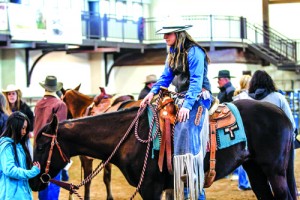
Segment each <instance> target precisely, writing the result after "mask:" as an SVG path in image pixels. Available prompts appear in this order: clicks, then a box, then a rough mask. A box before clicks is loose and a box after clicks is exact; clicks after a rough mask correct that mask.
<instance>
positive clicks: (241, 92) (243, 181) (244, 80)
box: [233, 75, 251, 190]
mask: <svg viewBox="0 0 300 200" xmlns="http://www.w3.org/2000/svg"><path fill="white" fill-rule="evenodd" d="M250 80H251V76H250V75H243V76H242V77H241V79H240V88H239V89H237V90H235V92H234V95H233V100H234V101H236V100H239V99H248V98H249V96H248V88H249V83H250ZM237 171H238V188H239V189H240V190H251V185H250V183H249V179H248V175H247V173H246V171H245V170H244V168H243V166H242V165H241V166H239V167H238V168H237Z"/></svg>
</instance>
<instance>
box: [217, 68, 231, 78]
mask: <svg viewBox="0 0 300 200" xmlns="http://www.w3.org/2000/svg"><path fill="white" fill-rule="evenodd" d="M214 78H235V77H234V76H230V71H228V70H220V71H219V75H218V76H216V77H214Z"/></svg>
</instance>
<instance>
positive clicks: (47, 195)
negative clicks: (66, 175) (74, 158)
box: [38, 171, 61, 200]
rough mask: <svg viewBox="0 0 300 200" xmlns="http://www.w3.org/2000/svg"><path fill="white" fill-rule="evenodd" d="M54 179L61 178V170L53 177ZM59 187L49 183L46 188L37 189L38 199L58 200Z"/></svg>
mask: <svg viewBox="0 0 300 200" xmlns="http://www.w3.org/2000/svg"><path fill="white" fill-rule="evenodd" d="M54 179H55V180H59V181H60V180H61V171H60V172H59V173H58V174H57V175H56V176H55V177H54ZM59 192H60V187H59V186H57V185H55V184H54V183H50V184H49V185H48V187H46V189H44V190H42V191H39V194H38V196H39V200H58V199H59Z"/></svg>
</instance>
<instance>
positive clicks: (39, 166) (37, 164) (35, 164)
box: [33, 161, 41, 169]
mask: <svg viewBox="0 0 300 200" xmlns="http://www.w3.org/2000/svg"><path fill="white" fill-rule="evenodd" d="M33 166H37V167H38V168H39V169H41V165H40V163H39V162H38V161H35V162H33Z"/></svg>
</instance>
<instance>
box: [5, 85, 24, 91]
mask: <svg viewBox="0 0 300 200" xmlns="http://www.w3.org/2000/svg"><path fill="white" fill-rule="evenodd" d="M19 90H20V88H18V87H17V86H15V85H13V84H10V85H8V86H7V87H6V89H2V92H12V91H19Z"/></svg>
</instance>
